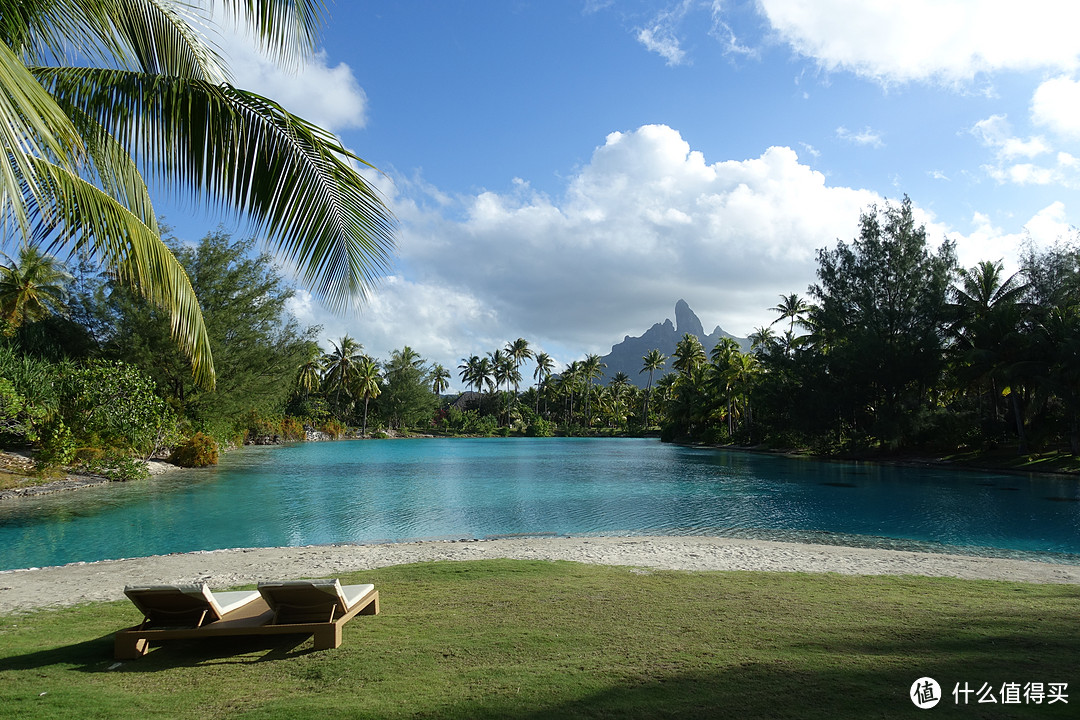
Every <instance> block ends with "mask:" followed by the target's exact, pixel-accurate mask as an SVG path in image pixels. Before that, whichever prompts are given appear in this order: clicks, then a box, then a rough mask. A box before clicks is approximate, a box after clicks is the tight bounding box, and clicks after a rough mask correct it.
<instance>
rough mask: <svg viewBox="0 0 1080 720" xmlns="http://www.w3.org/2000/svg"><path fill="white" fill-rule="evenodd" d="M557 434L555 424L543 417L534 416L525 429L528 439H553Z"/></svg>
mask: <svg viewBox="0 0 1080 720" xmlns="http://www.w3.org/2000/svg"><path fill="white" fill-rule="evenodd" d="M554 434H555V423H553V422H551V421H549V420H545V419H544V418H542V417H536V416H534V417H533V418H532V419H531V420H530V421H529V424H528V425H527V426H526V428H525V435H526V436H528V437H551V436H552V435H554Z"/></svg>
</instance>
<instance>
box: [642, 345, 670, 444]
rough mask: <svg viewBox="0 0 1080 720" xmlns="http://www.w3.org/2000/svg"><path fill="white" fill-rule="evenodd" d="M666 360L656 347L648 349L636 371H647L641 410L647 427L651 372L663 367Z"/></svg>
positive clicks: (650, 394)
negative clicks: (642, 408)
mask: <svg viewBox="0 0 1080 720" xmlns="http://www.w3.org/2000/svg"><path fill="white" fill-rule="evenodd" d="M666 361H667V356H666V355H664V353H662V352H660V351H659V350H657V349H653V350H650V351H649V352H647V353H645V355H643V356H642V358H641V362H642V363H643V364H642V366H641V370H639V371H638V375H640V374H641V373H643V372H646V371H647V372H648V373H649V384H648V385H647V386H646V387H645V409H644V411H643V415H644V426H645V427H649V398H650V397H652V385H653V374H654V373H655V372H656V371H657V370H659V369H660V368H662V367H664V363H665V362H666Z"/></svg>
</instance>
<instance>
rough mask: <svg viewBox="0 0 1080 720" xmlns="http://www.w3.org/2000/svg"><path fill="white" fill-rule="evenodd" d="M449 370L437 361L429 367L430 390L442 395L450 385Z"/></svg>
mask: <svg viewBox="0 0 1080 720" xmlns="http://www.w3.org/2000/svg"><path fill="white" fill-rule="evenodd" d="M449 381H450V371H449V370H447V369H446V368H444V367H443V366H442V365H440V364H439V363H435V367H433V368H432V369H431V392H433V393H435V394H436V395H442V394H443V393H444V392H446V391H447V389H448V388H449V387H450V382H449Z"/></svg>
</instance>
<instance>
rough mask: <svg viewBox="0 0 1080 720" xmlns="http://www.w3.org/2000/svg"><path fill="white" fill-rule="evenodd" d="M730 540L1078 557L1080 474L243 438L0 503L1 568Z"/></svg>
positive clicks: (553, 443)
mask: <svg viewBox="0 0 1080 720" xmlns="http://www.w3.org/2000/svg"><path fill="white" fill-rule="evenodd" d="M652 534H663V535H727V536H738V537H754V538H765V539H779V540H798V541H811V542H825V543H832V544H844V545H859V546H868V547H887V548H899V549H917V550H927V551H940V552H946V551H947V552H961V553H967V554H978V555H996V556H1015V557H1025V558H1031V559H1041V560H1050V561H1055V562H1066V563H1076V564H1080V482H1078V481H1077V480H1076V479H1073V478H1054V477H1039V476H1021V475H998V474H992V473H981V472H965V471H953V470H947V469H940V468H934V469H921V468H908V467H892V466H888V465H876V464H855V463H838V462H819V461H812V460H805V459H794V458H787V457H781V456H773V455H762V454H753V453H743V452H732V451H723V450H711V449H699V448H689V447H681V446H675V445H666V444H661V443H660V442H658V441H656V440H649V439H571V438H543V439H515V438H509V439H503V438H498V439H417V440H388V441H341V442H336V443H307V444H298V445H294V446H288V447H249V448H244V449H243V450H238V451H235V452H232V453H229V454H228V455H226V456H225V457H224V459H223V461H222V463H221V465H220V466H218V467H217V468H212V469H206V470H191V471H178V472H176V473H172V474H169V475H167V476H164V477H160V478H156V479H153V480H150V481H146V482H135V483H124V484H112V485H107V486H104V487H100V488H92V489H87V490H80V491H77V492H69V493H60V494H55V495H50V496H44V497H41V498H38V499H24V500H8V501H4V502H2V503H0V548H2V559H0V569H14V568H26V567H40V566H46V565H58V564H64V563H70V562H79V561H93V560H102V559H107V558H120V557H137V556H145V555H156V554H164V553H173V552H187V551H192V550H213V549H219V548H229V547H273V546H282V545H293V546H296V545H312V544H329V543H380V542H392V541H403V540H416V539H438V540H461V539H482V538H490V537H498V536H506V535H582V536H587V535H652Z"/></svg>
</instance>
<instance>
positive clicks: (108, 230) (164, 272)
mask: <svg viewBox="0 0 1080 720" xmlns="http://www.w3.org/2000/svg"><path fill="white" fill-rule="evenodd" d="M31 164H32V165H33V170H34V172H35V174H36V175H37V178H38V183H39V185H40V186H41V187H42V188H43V189H44V190H45V191H46V192H44V193H43V195H42V197H43V198H44V199H45V200H47V201H48V205H46V206H38V207H34V208H31V209H32V210H36V212H33V213H32V215H31V217H32V218H33V219H36V220H37V224H36V226H35V228H34V232H33V237H32V241H33V242H34V243H35V244H40V245H41V246H42V247H45V248H46V251H52V250H54V249H56V248H59V247H65V248H67V249H69V250H71V251H80V250H84V251H87V252H88V253H89V254H90V256H91V257H93V258H95V259H97V260H99V261H101V262H103V263H104V264H105V265H106V266H107V267H109V268H110V269H112V270H113V271H114V272H115V273H116V274H117V276H118V277H119V279H120V280H121V281H122V282H125V283H127V284H129V285H131V286H132V287H133V288H135V289H136V290H137V291H138V292H139V293H140V294H142V295H143V297H145V298H146V299H147V300H148V301H150V302H152V303H154V304H155V305H157V306H158V307H160V308H162V309H163V310H165V311H167V312H168V313H169V316H170V326H171V333H172V337H173V339H174V340H175V341H176V342H177V344H178V345H179V346H180V349H181V350H182V351H183V352H184V353H185V354H186V355H187V356H188V358H189V359H190V360H191V365H192V375H193V376H194V378H195V381H196V382H197V383H199V384H200V385H202V386H203V387H206V388H212V387H213V386H214V366H213V356H212V353H211V351H210V340H209V338H208V337H207V334H206V326H205V324H204V322H203V316H202V310H201V309H200V307H199V303H198V300H197V299H196V297H195V291H194V289H193V288H192V286H191V281H190V279H189V278H188V276H187V273H186V272H185V271H184V268H183V266H182V265H181V264H180V263H179V261H177V259H176V258H175V257H174V256H173V254H172V252H171V251H170V250H169V248H168V247H167V246H166V245H165V243H164V242H162V240H161V238H160V236H159V235H158V233H157V231H156V229H155V228H151V227H149V226H147V225H146V224H145V223H144V222H142V220H141V219H140V218H139V217H138V216H136V215H134V214H133V213H132V212H131V211H130V210H129V209H128V208H126V207H124V205H122V204H121V203H119V202H118V201H117V200H116V199H115V198H113V197H111V196H110V195H108V194H107V193H105V192H103V191H102V190H101V188H99V187H97V186H96V185H94V184H92V183H90V182H87V181H86V180H84V179H83V178H81V177H79V176H78V175H77V174H75V173H73V172H70V171H69V170H67V169H66V168H63V167H60V166H58V165H55V164H53V163H49V162H47V161H45V160H42V159H40V158H32V159H31Z"/></svg>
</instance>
